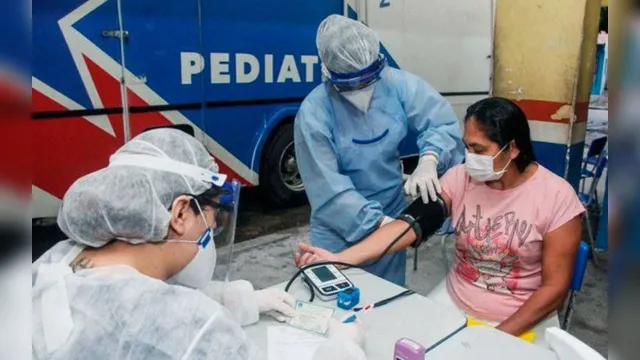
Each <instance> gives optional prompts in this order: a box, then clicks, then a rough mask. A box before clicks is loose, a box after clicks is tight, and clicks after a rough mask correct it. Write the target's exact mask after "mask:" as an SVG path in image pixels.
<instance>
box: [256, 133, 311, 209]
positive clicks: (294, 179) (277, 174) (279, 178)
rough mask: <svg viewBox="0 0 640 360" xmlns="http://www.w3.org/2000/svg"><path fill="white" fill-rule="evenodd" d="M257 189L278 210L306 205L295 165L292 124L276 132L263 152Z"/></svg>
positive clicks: (305, 197)
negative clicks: (279, 208) (278, 208)
mask: <svg viewBox="0 0 640 360" xmlns="http://www.w3.org/2000/svg"><path fill="white" fill-rule="evenodd" d="M260 189H261V192H262V194H263V195H264V197H265V198H266V199H267V200H268V201H269V202H270V203H271V204H272V205H275V206H278V207H290V206H298V205H302V204H304V203H306V202H307V195H306V193H305V191H304V184H302V179H301V178H300V172H299V171H298V167H297V164H296V161H295V147H294V143H293V124H292V123H287V124H284V125H282V126H281V127H280V128H279V129H277V130H276V133H275V134H274V135H273V137H272V138H271V141H269V143H268V145H267V146H265V149H264V150H263V156H262V164H261V166H260Z"/></svg>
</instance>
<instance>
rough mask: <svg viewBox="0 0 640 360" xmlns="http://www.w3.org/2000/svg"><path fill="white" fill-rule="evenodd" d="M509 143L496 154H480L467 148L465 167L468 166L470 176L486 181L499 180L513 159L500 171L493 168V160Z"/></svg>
mask: <svg viewBox="0 0 640 360" xmlns="http://www.w3.org/2000/svg"><path fill="white" fill-rule="evenodd" d="M507 146H509V144H507V145H505V146H504V147H503V148H502V149H501V150H500V151H499V152H498V153H497V154H495V155H494V156H491V155H478V154H472V153H470V152H469V151H468V150H465V156H466V158H465V167H466V168H467V173H468V174H469V176H471V177H472V178H474V179H475V180H477V181H480V182H485V181H495V180H498V179H500V178H501V177H502V175H504V173H505V172H506V171H507V166H509V164H510V163H511V159H509V161H508V162H507V164H506V165H505V166H504V168H502V170H500V171H494V170H493V160H494V159H495V158H496V157H497V156H498V155H500V153H502V151H504V149H506V148H507Z"/></svg>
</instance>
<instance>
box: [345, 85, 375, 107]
mask: <svg viewBox="0 0 640 360" xmlns="http://www.w3.org/2000/svg"><path fill="white" fill-rule="evenodd" d="M374 89H375V87H374V86H373V85H370V86H367V87H365V88H362V89H358V90H353V91H343V92H341V93H340V95H342V96H344V98H345V99H347V100H348V101H349V102H350V103H351V104H352V105H353V106H355V107H356V109H358V110H360V111H362V112H363V113H365V114H366V113H367V111H369V106H370V105H371V99H372V98H373V90H374Z"/></svg>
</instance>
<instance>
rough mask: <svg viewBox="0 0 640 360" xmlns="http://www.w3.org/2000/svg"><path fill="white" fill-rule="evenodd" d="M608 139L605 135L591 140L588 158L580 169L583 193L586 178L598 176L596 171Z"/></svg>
mask: <svg viewBox="0 0 640 360" xmlns="http://www.w3.org/2000/svg"><path fill="white" fill-rule="evenodd" d="M607 140H608V137H606V136H603V137H601V138H597V139H595V140H593V141H592V142H591V145H589V150H587V158H586V160H585V161H584V163H583V164H582V170H581V171H580V176H581V179H580V181H581V183H582V184H581V186H580V192H581V193H582V192H584V187H585V183H586V179H589V178H595V177H596V174H595V171H596V168H597V165H598V163H599V162H600V160H601V158H602V155H603V151H604V149H605V147H606V145H607ZM605 154H606V152H605ZM596 197H597V194H596Z"/></svg>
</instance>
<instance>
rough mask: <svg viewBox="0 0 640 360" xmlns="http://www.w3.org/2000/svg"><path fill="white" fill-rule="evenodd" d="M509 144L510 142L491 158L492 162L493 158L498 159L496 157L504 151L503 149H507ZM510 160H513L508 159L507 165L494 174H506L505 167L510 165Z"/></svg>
mask: <svg viewBox="0 0 640 360" xmlns="http://www.w3.org/2000/svg"><path fill="white" fill-rule="evenodd" d="M510 144H511V141H509V142H508V143H507V145H505V146H504V147H503V148H502V149H500V151H499V152H498V153H497V154H495V155H494V156H493V158H492V160H495V158H497V157H498V155H500V154H502V152H503V151H504V149H506V148H507V147H509V145H510ZM511 160H513V159H511V158H509V161H507V164H506V165H505V166H504V167H503V168H502V170H500V171H494V172H495V173H496V174H504V173H505V172H507V167H508V166H509V164H511ZM501 176H502V175H501Z"/></svg>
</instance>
